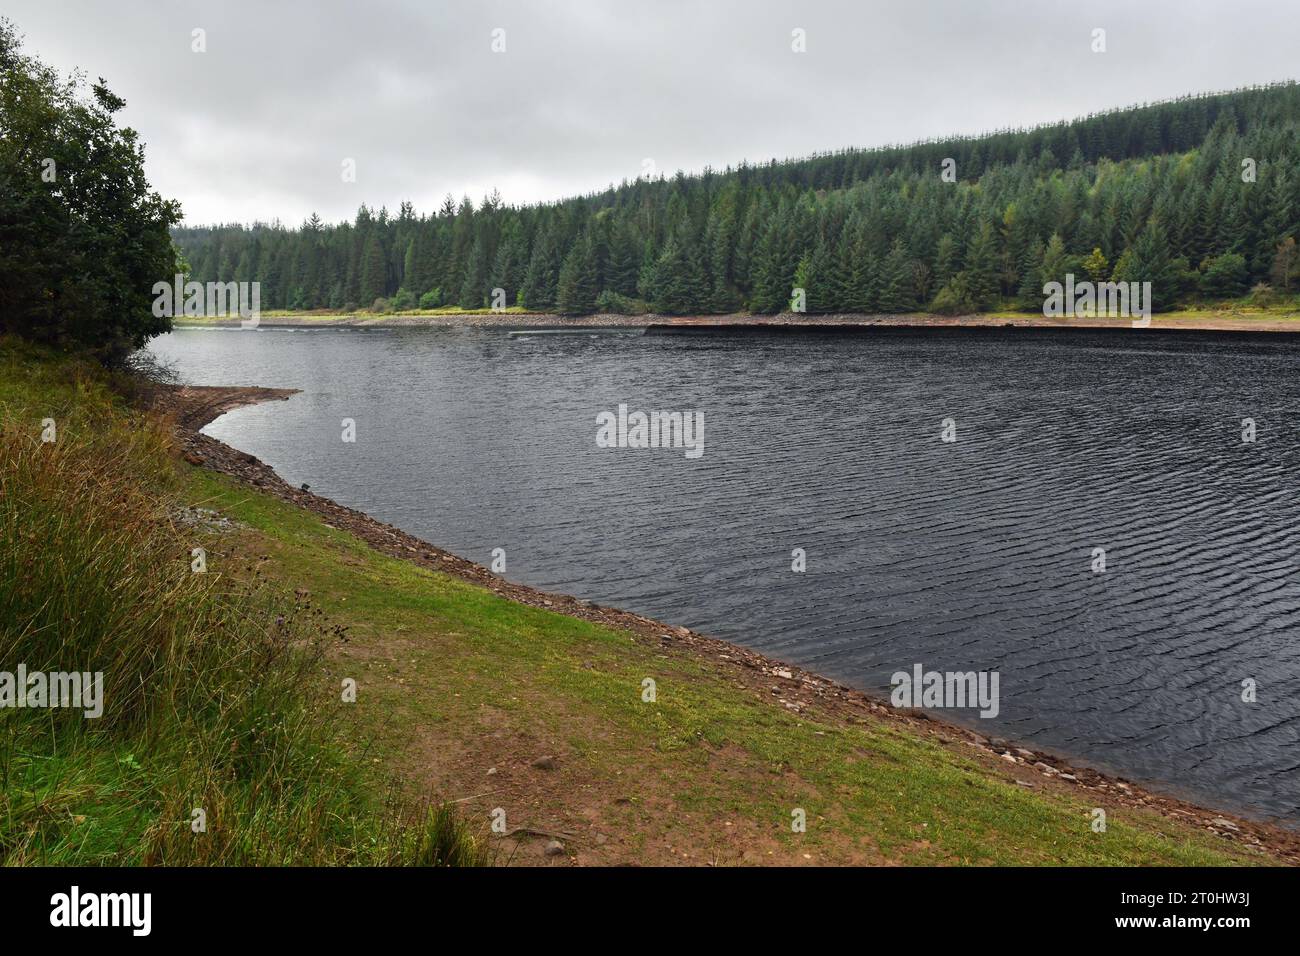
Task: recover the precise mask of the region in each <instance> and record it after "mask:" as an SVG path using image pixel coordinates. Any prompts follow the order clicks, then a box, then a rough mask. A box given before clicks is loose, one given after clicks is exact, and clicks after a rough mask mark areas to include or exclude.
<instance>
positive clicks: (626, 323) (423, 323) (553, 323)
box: [176, 311, 1300, 334]
mask: <svg viewBox="0 0 1300 956" xmlns="http://www.w3.org/2000/svg"><path fill="white" fill-rule="evenodd" d="M259 324H260V325H261V326H263V327H266V328H281V327H282V328H344V329H350V328H409V327H431V328H462V327H476V328H500V329H515V328H536V327H545V328H552V327H574V328H637V329H641V328H665V329H673V328H692V329H707V328H738V329H740V328H770V327H780V328H799V327H806V328H843V329H846V330H847V329H869V328H922V329H924V328H1020V329H1132V330H1133V331H1137V332H1160V331H1166V332H1270V333H1293V334H1300V312H1278V311H1271V312H1257V313H1256V312H1232V311H1222V312H1220V311H1188V312H1170V313H1165V314H1157V315H1154V316H1152V318H1151V324H1150V326H1148V327H1146V328H1139V329H1134V328H1133V320H1132V319H1128V318H1107V317H1095V316H1087V317H1060V318H1048V317H1046V316H1042V315H1034V314H1028V313H1024V314H1022V313H1013V312H1008V313H984V314H978V315H934V314H930V313H912V314H901V315H890V314H881V315H856V314H855V315H847V314H846V315H806V314H801V313H792V312H787V313H782V314H780V315H749V314H742V313H737V314H734V315H696V316H673V315H614V314H608V313H606V314H598V315H556V314H553V313H541V312H501V313H491V312H463V313H457V312H453V313H426V314H420V313H407V314H393V315H371V314H367V313H358V314H354V315H335V314H331V313H318V312H311V313H272V314H269V315H264V316H263V317H262V318H261V319H260V322H259ZM239 326H240V319H239V318H238V317H228V318H194V319H185V318H178V319H177V320H176V327H177V328H200V327H215V328H238V327H239Z"/></svg>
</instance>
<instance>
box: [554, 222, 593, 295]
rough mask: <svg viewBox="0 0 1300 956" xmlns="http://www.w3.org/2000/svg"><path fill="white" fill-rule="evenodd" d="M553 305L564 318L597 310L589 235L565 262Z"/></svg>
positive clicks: (583, 238)
mask: <svg viewBox="0 0 1300 956" xmlns="http://www.w3.org/2000/svg"><path fill="white" fill-rule="evenodd" d="M555 306H556V309H557V310H558V311H559V312H561V313H562V314H564V315H588V314H590V313H592V312H595V311H596V254H595V249H594V247H593V244H592V241H591V235H590V233H585V234H584V235H583V236H582V237H581V238H580V239H579V240H578V241H577V242H576V243H575V244H574V246H573V249H572V250H571V251H570V252H569V254H568V255H567V256H566V257H565V259H564V265H563V266H562V267H561V269H560V278H559V283H558V288H557V292H556V302H555Z"/></svg>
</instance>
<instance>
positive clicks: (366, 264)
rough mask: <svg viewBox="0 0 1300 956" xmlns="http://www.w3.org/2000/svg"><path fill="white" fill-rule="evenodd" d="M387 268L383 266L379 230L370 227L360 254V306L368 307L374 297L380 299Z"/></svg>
mask: <svg viewBox="0 0 1300 956" xmlns="http://www.w3.org/2000/svg"><path fill="white" fill-rule="evenodd" d="M386 272H387V270H386V269H385V267H384V247H383V246H382V245H381V244H380V242H379V232H378V230H377V229H372V230H371V232H370V235H369V236H367V237H366V244H365V249H364V252H363V253H362V256H361V280H360V282H361V284H360V289H361V303H360V304H361V306H362V307H364V308H367V309H368V308H370V306H371V305H372V304H373V303H374V302H375V300H376V299H382V298H383V297H384V293H385V292H386V291H387V288H386V286H387V275H386Z"/></svg>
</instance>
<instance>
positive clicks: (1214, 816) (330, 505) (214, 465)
mask: <svg viewBox="0 0 1300 956" xmlns="http://www.w3.org/2000/svg"><path fill="white" fill-rule="evenodd" d="M297 391H298V390H297V389H275V388H250V387H230V388H225V387H219V386H217V387H201V386H169V387H160V388H158V389H157V390H156V392H155V393H154V397H153V400H152V404H153V407H154V408H155V409H156V410H157V411H159V412H161V413H162V414H164V415H166V416H168V417H170V419H171V420H172V422H173V423H174V425H175V432H176V436H177V440H178V443H179V445H180V448H181V453H182V455H183V457H184V458H185V460H186V461H187V462H189V463H190V464H192V465H196V466H202V467H206V468H210V469H212V470H214V471H217V472H220V473H222V474H225V475H229V476H231V477H233V478H235V479H237V480H239V481H241V482H244V483H246V484H248V485H249V486H251V487H253V488H256V489H257V490H258V491H261V492H263V493H266V494H270V495H273V496H275V497H277V498H280V499H282V500H284V501H286V502H289V503H292V504H294V505H297V506H298V507H301V508H306V509H307V510H308V511H311V512H313V513H315V514H317V515H319V516H320V517H321V518H323V519H324V520H325V522H326V523H327V524H329V525H330V526H331V527H334V528H339V529H342V530H345V531H348V532H350V533H352V534H353V535H355V536H357V537H358V538H360V539H362V540H363V541H365V542H366V543H367V544H369V545H370V546H371V547H373V548H374V549H375V550H377V551H379V552H381V553H383V554H386V555H389V556H391V557H396V558H400V559H403V560H407V561H411V562H413V563H415V564H418V565H420V566H422V567H425V568H429V569H432V570H437V571H442V572H444V573H447V574H453V575H455V576H457V577H459V578H462V579H464V580H466V581H470V582H473V583H475V584H478V585H481V586H482V587H485V588H488V589H490V590H491V591H493V592H494V593H496V594H499V595H501V596H502V597H504V598H507V599H509V600H512V601H517V602H519V603H521V604H527V605H530V606H532V607H538V608H546V609H548V610H551V611H555V612H557V613H560V614H566V615H569V616H571V617H575V618H581V619H583V620H586V621H592V622H595V623H597V624H601V625H604V626H607V627H610V628H614V629H620V630H624V631H627V632H629V633H630V634H631V635H632V639H633V640H634V641H638V642H643V643H647V644H652V645H656V646H659V647H662V648H663V649H664V650H665V652H674V651H675V652H677V653H685V654H691V655H695V656H697V657H700V658H704V659H706V660H707V661H709V662H710V663H712V664H713V665H714V666H716V667H717V668H718V669H719V670H725V673H726V675H727V677H728V678H729V679H732V680H734V681H736V682H739V683H741V684H744V685H745V686H747V687H749V688H750V689H751V690H752V691H753V692H754V693H755V694H757V695H760V696H764V697H768V698H770V699H771V700H772V701H773V702H774V703H776V704H777V705H779V706H782V707H784V708H786V709H787V710H790V711H792V712H794V713H800V714H802V713H808V714H809V715H810V716H817V717H819V718H820V717H828V718H831V719H834V720H840V721H844V722H848V723H865V722H869V721H882V720H884V721H895V722H898V723H901V724H905V725H907V726H908V729H909V730H910V731H911V732H914V733H919V734H922V735H924V736H926V737H928V738H930V739H932V740H934V741H936V742H937V743H938V744H940V745H941V746H944V747H949V748H962V749H963V750H964V751H965V752H966V756H968V757H969V758H970V759H972V760H974V761H976V762H978V763H980V764H982V765H983V766H985V767H986V768H988V769H990V770H992V771H994V772H996V773H998V774H999V775H1002V776H1004V777H1010V778H1013V779H1014V780H1015V782H1016V784H1017V785H1019V786H1023V787H1027V788H1032V789H1042V790H1047V791H1053V790H1061V791H1066V792H1073V793H1074V794H1075V795H1076V796H1078V795H1082V794H1088V795H1090V796H1095V804H1096V805H1097V806H1100V807H1103V808H1112V807H1116V806H1121V807H1132V808H1144V809H1147V810H1151V811H1155V812H1157V813H1160V814H1162V815H1164V816H1166V817H1169V818H1171V819H1179V820H1181V821H1183V822H1184V823H1189V824H1192V825H1195V826H1197V827H1200V828H1202V829H1205V830H1207V831H1210V832H1212V833H1215V834H1217V835H1218V836H1220V837H1221V838H1223V839H1225V840H1230V841H1233V842H1235V843H1238V844H1241V845H1243V846H1249V847H1253V848H1255V849H1258V850H1260V851H1262V852H1265V853H1267V854H1270V855H1272V856H1273V857H1275V858H1276V859H1277V860H1278V861H1279V862H1285V863H1287V864H1291V865H1300V833H1296V832H1293V831H1291V830H1288V829H1285V828H1283V827H1281V826H1278V825H1276V824H1273V823H1269V822H1265V821H1259V820H1249V819H1245V818H1243V817H1240V816H1235V815H1232V814H1230V813H1226V812H1220V811H1216V810H1211V809H1208V808H1206V807H1201V806H1198V805H1196V804H1193V803H1189V802H1186V801H1184V800H1180V799H1178V798H1175V797H1171V796H1166V795H1162V794H1158V793H1155V792H1152V791H1150V790H1147V789H1145V788H1144V787H1141V786H1139V785H1137V784H1134V783H1132V782H1130V781H1128V780H1125V779H1124V778H1122V777H1118V776H1111V775H1108V774H1105V773H1101V772H1099V771H1097V770H1094V769H1092V768H1089V767H1085V766H1081V765H1077V764H1072V763H1071V762H1069V761H1068V760H1066V759H1064V758H1062V757H1059V756H1057V755H1055V754H1050V753H1047V752H1044V751H1039V750H1034V749H1031V748H1027V747H1023V746H1020V745H1019V744H1016V743H1013V742H1011V741H1008V740H1005V739H1002V738H999V737H996V736H987V735H984V734H981V733H978V732H976V731H974V730H971V729H970V728H967V727H963V726H960V725H957V724H951V723H948V722H946V721H943V720H940V719H937V718H935V717H932V716H930V715H929V714H928V713H925V712H922V711H908V710H899V709H895V708H893V707H890V706H889V705H887V704H886V703H884V702H882V701H880V700H877V699H875V698H873V697H871V696H870V695H868V694H865V693H862V692H860V691H857V690H854V689H852V688H849V687H845V686H843V685H840V684H837V683H835V682H834V681H831V680H829V679H827V678H825V677H822V676H820V675H818V674H814V673H811V672H809V671H805V670H803V669H801V668H799V667H797V666H795V665H792V664H785V663H782V662H779V661H775V660H773V659H771V658H768V657H765V656H763V655H762V654H758V653H756V652H754V651H750V650H747V649H745V648H743V647H740V646H738V645H735V644H730V643H728V642H726V641H721V640H717V639H715V638H711V637H707V636H705V635H703V634H698V633H696V632H694V631H691V630H690V629H689V628H685V627H674V626H672V625H669V624H664V623H662V622H660V621H656V620H654V619H652V618H648V617H645V616H643V615H639V614H634V613H632V612H629V611H624V610H620V609H618V608H611V607H605V606H603V605H599V604H595V603H593V602H590V601H585V600H582V599H580V598H575V597H572V596H570V595H565V594H550V593H547V592H544V591H540V590H537V589H536V588H531V587H528V586H526V585H522V584H516V583H513V582H510V581H507V580H504V579H502V578H501V577H499V576H497V575H496V574H493V573H492V572H491V571H489V570H488V569H487V568H485V567H483V566H482V565H480V564H476V563H474V562H472V561H467V560H466V559H464V558H462V557H459V556H458V555H454V554H452V553H450V552H448V551H445V550H443V549H441V548H438V547H436V546H434V545H432V544H429V543H428V542H425V541H422V540H420V539H419V538H416V537H414V536H412V535H409V534H407V533H406V532H404V531H402V530H400V529H398V528H395V527H393V526H392V525H389V524H385V523H384V522H381V521H377V520H375V519H374V518H372V517H370V516H369V515H366V514H364V513H362V512H360V511H356V510H354V509H351V508H347V507H345V506H343V505H340V504H338V503H337V502H335V501H332V500H330V499H328V498H323V497H320V496H319V495H315V494H312V493H311V492H310V491H307V490H305V489H304V488H294V487H292V486H291V485H289V484H288V483H286V482H285V481H284V480H283V479H282V478H281V477H280V476H279V475H278V474H276V472H275V471H274V470H273V469H272V468H270V467H269V466H268V465H266V464H265V463H263V462H262V461H260V460H258V459H257V458H255V457H253V456H252V455H249V454H246V453H244V452H241V451H239V450H238V449H235V448H232V447H231V446H229V445H227V444H225V443H223V442H220V441H217V440H216V439H214V438H211V437H210V436H207V435H204V434H201V432H200V429H201V428H203V426H204V425H206V424H208V423H209V422H211V421H213V420H214V419H216V418H217V417H218V416H220V415H222V414H224V413H225V412H228V411H231V410H233V409H235V408H239V407H242V406H245V405H250V404H255V403H258V402H264V401H273V400H278V401H285V400H287V399H289V398H290V397H291V396H292V395H294V394H296V393H297Z"/></svg>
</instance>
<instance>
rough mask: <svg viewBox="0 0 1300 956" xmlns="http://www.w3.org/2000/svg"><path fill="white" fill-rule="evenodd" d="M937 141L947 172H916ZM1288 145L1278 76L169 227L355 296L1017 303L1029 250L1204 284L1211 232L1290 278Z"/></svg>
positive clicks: (1056, 265)
mask: <svg viewBox="0 0 1300 956" xmlns="http://www.w3.org/2000/svg"><path fill="white" fill-rule="evenodd" d="M947 158H951V159H953V160H954V161H955V163H956V170H957V174H958V179H957V181H956V182H945V181H943V179H941V177H940V172H941V168H942V163H943V161H944V159H947ZM1247 159H1249V160H1251V161H1252V163H1253V164H1254V167H1255V172H1256V175H1255V177H1254V179H1253V181H1252V180H1250V179H1249V178H1248V177H1246V176H1244V175H1243V163H1244V161H1245V160H1247ZM1297 168H1300V87H1298V86H1297V85H1296V84H1294V83H1286V84H1278V85H1273V86H1268V87H1258V88H1251V89H1244V90H1239V91H1236V92H1231V93H1220V94H1213V95H1204V96H1192V97H1185V98H1182V99H1178V100H1175V101H1171V102H1166V103H1158V104H1154V105H1148V106H1141V107H1136V108H1130V109H1123V110H1115V111H1112V112H1107V113H1102V114H1098V115H1094V116H1089V117H1086V118H1083V119H1078V120H1075V121H1072V122H1061V123H1056V124H1053V125H1050V126H1044V127H1039V128H1036V129H1032V130H1002V131H998V132H995V133H991V134H988V135H984V136H976V137H963V138H950V139H945V140H936V141H928V142H921V143H914V144H911V145H910V146H891V147H888V148H883V149H872V150H860V149H849V150H843V151H839V152H834V153H826V154H819V155H815V156H812V157H809V158H807V159H802V160H796V161H787V162H770V163H765V164H761V165H750V164H742V165H740V166H739V167H736V168H734V169H733V168H729V169H727V170H725V171H722V172H717V171H714V170H707V169H706V170H705V171H704V172H703V173H701V174H699V175H694V176H687V175H685V174H682V173H679V174H677V175H676V176H673V177H671V178H665V177H659V178H657V179H644V178H643V179H637V180H635V181H632V182H626V181H625V182H623V183H622V184H620V185H618V186H611V187H609V188H608V189H606V190H604V191H602V192H599V193H595V194H592V195H587V196H581V197H576V198H573V199H569V200H566V201H563V202H558V203H552V204H546V205H536V206H525V207H513V206H505V205H504V204H502V203H501V202H500V199H499V197H496V196H495V195H493V196H491V197H488V198H487V199H486V200H485V201H484V203H483V204H482V205H480V206H479V207H478V208H475V207H474V204H473V203H472V202H471V201H470V200H469V199H468V198H465V199H462V200H461V201H460V202H459V203H457V202H455V201H454V200H453V199H452V198H451V197H448V198H447V200H446V201H445V202H444V203H443V204H442V207H441V209H440V210H439V211H437V212H436V213H433V214H431V215H424V216H416V214H415V213H414V212H413V211H412V210H411V208H410V205H409V204H403V206H402V208H401V210H400V211H399V214H398V215H397V216H395V217H394V216H392V215H390V214H389V212H388V211H387V210H386V209H381V210H380V211H379V212H378V213H375V212H373V211H372V210H370V209H369V208H366V207H362V208H361V210H360V211H359V212H358V214H357V217H356V219H355V221H353V222H349V223H342V224H339V225H337V226H332V227H331V226H325V227H323V228H320V229H318V228H314V227H312V228H309V226H308V225H307V224H304V226H303V227H302V228H298V229H289V228H286V227H284V226H283V225H281V224H278V223H272V224H254V225H252V226H249V227H245V226H240V225H230V226H215V227H206V228H185V229H178V230H176V231H175V235H176V237H177V241H178V243H179V244H180V246H181V247H182V248H183V249H184V250H185V253H186V255H187V257H188V259H189V261H190V262H191V263H193V266H194V271H195V277H196V278H199V279H200V280H202V281H206V280H209V279H220V280H222V281H231V280H250V279H259V280H261V282H262V283H263V288H262V303H263V305H264V306H267V307H284V306H286V305H288V304H290V303H294V302H302V303H305V304H306V305H307V306H309V307H320V306H328V305H331V304H334V303H336V302H338V301H343V302H348V303H354V304H355V303H362V304H364V303H366V302H369V301H370V300H371V298H373V296H371V293H376V295H383V296H391V295H392V294H393V293H394V292H395V291H396V290H397V289H399V288H406V289H409V290H410V291H411V292H412V293H413V294H414V295H416V296H423V295H424V294H426V293H428V292H429V291H432V290H434V289H440V290H442V293H443V296H442V297H443V298H444V299H446V298H449V297H450V299H451V300H452V301H459V302H460V303H461V304H470V305H473V304H480V305H481V304H482V303H483V302H485V301H487V300H488V299H489V298H490V290H491V289H492V288H503V289H504V290H505V291H506V294H507V301H508V302H511V303H513V302H515V301H516V300H518V301H521V302H522V303H523V304H525V305H526V306H527V307H528V308H530V309H535V310H541V311H547V310H553V309H557V308H560V309H563V310H564V311H566V312H577V311H589V310H591V309H595V308H597V307H599V303H601V302H605V303H607V304H609V303H614V304H616V306H617V307H618V308H623V309H626V308H631V307H633V306H634V304H636V303H638V301H641V300H643V301H644V302H645V305H646V307H648V308H651V309H654V310H656V311H659V312H664V313H709V312H725V311H731V310H735V309H738V308H746V309H751V310H754V311H757V312H779V311H783V310H785V309H788V308H789V307H790V301H791V296H792V290H793V289H794V288H795V286H796V285H799V287H800V288H803V289H804V290H805V292H806V300H807V301H806V305H807V309H808V311H809V312H837V311H852V312H874V311H910V310H914V309H921V308H938V307H940V306H942V307H943V308H944V309H948V310H958V311H971V310H977V309H989V308H993V307H1000V306H1006V305H1011V304H1018V305H1020V306H1021V307H1023V308H1029V309H1037V308H1039V307H1041V304H1042V283H1043V281H1045V279H1046V278H1047V276H1046V275H1045V273H1046V274H1050V276H1054V277H1055V276H1059V274H1060V273H1063V272H1073V273H1074V274H1075V276H1076V279H1078V280H1083V279H1085V278H1090V279H1093V280H1094V281H1103V280H1105V279H1110V278H1114V279H1116V280H1118V279H1119V278H1121V277H1123V278H1125V279H1128V280H1132V281H1150V282H1152V286H1153V295H1154V299H1155V302H1154V305H1155V307H1156V308H1157V309H1161V308H1170V307H1172V306H1173V305H1175V304H1177V302H1178V301H1179V300H1180V299H1182V298H1186V297H1189V296H1195V295H1198V294H1200V290H1201V289H1202V288H1206V289H1209V288H1213V289H1216V290H1218V289H1220V288H1223V287H1225V286H1224V285H1223V284H1222V283H1221V282H1220V278H1221V277H1218V276H1216V278H1214V279H1213V280H1211V281H1210V282H1209V283H1208V284H1205V283H1203V282H1202V278H1203V276H1204V271H1203V270H1204V269H1205V268H1207V267H1208V265H1209V264H1210V263H1215V262H1219V261H1220V257H1222V256H1224V255H1226V254H1233V255H1238V256H1240V257H1241V258H1242V260H1243V261H1244V264H1245V278H1244V285H1242V283H1241V281H1239V280H1240V278H1241V277H1240V274H1239V272H1238V271H1237V270H1236V267H1235V263H1236V260H1235V259H1234V260H1230V261H1229V263H1228V264H1229V265H1232V267H1233V274H1232V276H1231V277H1230V278H1231V281H1230V282H1229V283H1228V284H1227V286H1226V287H1229V288H1237V287H1238V286H1241V287H1243V288H1249V287H1250V286H1251V285H1252V284H1255V283H1259V282H1266V281H1268V280H1269V278H1270V274H1271V275H1272V277H1273V281H1274V282H1276V283H1277V284H1278V285H1279V286H1280V287H1281V286H1287V287H1289V286H1293V285H1294V284H1295V282H1294V278H1295V262H1294V259H1295V257H1294V254H1293V253H1291V252H1288V251H1286V250H1287V249H1291V248H1293V247H1285V242H1286V240H1287V239H1288V238H1289V237H1297V236H1300V174H1298V173H1297V172H1296V170H1297ZM376 245H377V247H378V254H377V255H376V253H375V246H376ZM1280 248H1282V249H1283V251H1281V252H1279V249H1280ZM1279 256H1280V257H1281V258H1280V259H1279ZM376 261H379V262H382V264H383V273H382V280H381V279H380V272H379V269H378V267H377V266H376V264H375V263H376ZM1279 263H1280V264H1279ZM1220 265H1221V266H1222V265H1223V263H1220ZM363 266H364V268H363ZM229 268H233V269H234V270H235V274H234V275H230V274H229V272H228V269H229ZM593 272H594V290H595V292H594V294H592V293H591V285H592V275H593ZM566 277H567V278H566ZM796 279H798V282H797V281H796ZM380 281H382V284H383V288H382V290H379V291H378V292H376V288H375V286H374V283H377V282H380ZM800 283H803V284H802V285H800ZM363 285H364V288H363Z"/></svg>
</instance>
